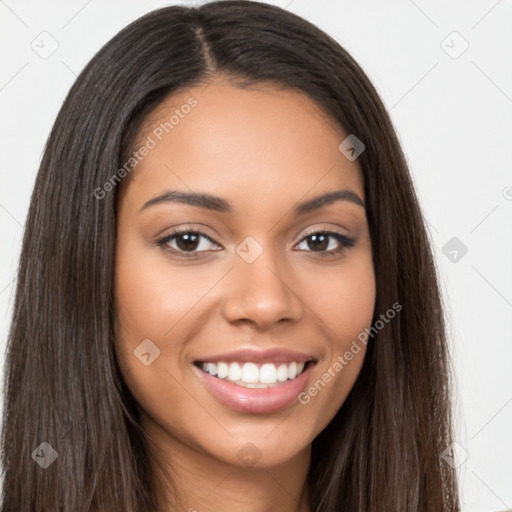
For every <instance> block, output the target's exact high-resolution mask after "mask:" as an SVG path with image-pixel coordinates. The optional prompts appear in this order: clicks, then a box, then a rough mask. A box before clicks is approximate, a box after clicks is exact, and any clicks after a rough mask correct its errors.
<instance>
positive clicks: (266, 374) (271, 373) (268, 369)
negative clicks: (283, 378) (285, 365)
mask: <svg viewBox="0 0 512 512" xmlns="http://www.w3.org/2000/svg"><path fill="white" fill-rule="evenodd" d="M276 381H277V370H276V367H275V365H273V364H268V363H267V364H264V365H263V366H262V367H261V368H260V382H262V383H263V384H275V383H276Z"/></svg>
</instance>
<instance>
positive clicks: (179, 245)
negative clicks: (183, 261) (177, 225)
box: [157, 229, 219, 257]
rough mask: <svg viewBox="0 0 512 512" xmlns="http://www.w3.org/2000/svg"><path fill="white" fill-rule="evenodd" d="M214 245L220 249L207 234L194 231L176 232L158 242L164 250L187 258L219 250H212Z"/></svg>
mask: <svg viewBox="0 0 512 512" xmlns="http://www.w3.org/2000/svg"><path fill="white" fill-rule="evenodd" d="M203 240H204V241H203ZM212 244H213V245H215V246H216V247H219V246H218V245H217V244H215V242H214V240H212V239H211V238H210V237H209V236H208V235H207V234H206V233H204V232H203V231H201V230H192V229H187V230H179V231H174V232H173V233H170V234H168V235H165V236H164V237H162V238H160V239H159V240H157V245H159V246H160V247H162V248H163V249H164V250H166V251H169V252H172V253H175V254H178V255H180V256H185V257H190V256H197V255H198V253H202V252H208V250H218V249H211V248H210V246H211V245H212ZM173 245H174V247H173ZM198 249H201V250H198Z"/></svg>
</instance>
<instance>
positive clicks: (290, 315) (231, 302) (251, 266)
mask: <svg viewBox="0 0 512 512" xmlns="http://www.w3.org/2000/svg"><path fill="white" fill-rule="evenodd" d="M278 263H279V262H278V261H277V259H276V258H275V257H274V256H273V254H271V251H270V250H264V251H263V252H262V254H260V256H259V257H258V258H257V259H256V260H255V261H253V262H252V263H248V262H247V261H245V260H244V259H242V258H239V257H237V259H236V260H235V267H234V268H233V270H232V271H231V272H230V276H229V281H228V282H227V289H226V295H225V298H224V300H223V303H222V313H223V315H224V317H225V318H226V320H227V321H228V322H231V323H240V322H249V323H252V324H255V325H257V326H258V327H259V328H260V329H268V328H269V327H271V326H272V325H274V324H277V323H278V322H283V321H284V320H288V321H292V322H297V321H298V320H299V319H300V318H301V317H302V315H303V314H304V304H303V302H302V300H303V299H302V298H301V297H299V295H298V293H299V292H300V291H299V290H298V288H299V286H298V283H297V282H294V274H293V272H291V271H290V267H289V266H288V267H287V266H286V265H285V264H283V262H281V265H279V264H278ZM283 268H285V269H287V270H285V271H283ZM301 299H302V300H301Z"/></svg>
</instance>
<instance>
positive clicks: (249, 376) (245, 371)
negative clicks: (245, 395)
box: [242, 363, 260, 384]
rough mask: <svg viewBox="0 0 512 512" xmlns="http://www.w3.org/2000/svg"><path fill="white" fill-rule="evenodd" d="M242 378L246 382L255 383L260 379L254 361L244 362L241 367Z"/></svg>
mask: <svg viewBox="0 0 512 512" xmlns="http://www.w3.org/2000/svg"><path fill="white" fill-rule="evenodd" d="M242 380H243V381H244V382H245V383H246V384H256V383H257V382H258V381H259V380H260V372H259V370H258V367H257V366H256V365H255V364H254V363H245V364H244V366H243V368H242Z"/></svg>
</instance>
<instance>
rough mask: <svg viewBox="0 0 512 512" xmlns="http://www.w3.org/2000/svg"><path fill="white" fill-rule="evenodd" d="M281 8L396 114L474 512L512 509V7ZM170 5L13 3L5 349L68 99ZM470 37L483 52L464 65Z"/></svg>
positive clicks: (5, 135)
mask: <svg viewBox="0 0 512 512" xmlns="http://www.w3.org/2000/svg"><path fill="white" fill-rule="evenodd" d="M270 3H274V4H275V5H279V6H281V7H285V8H287V9H288V10H290V11H292V12H294V13H297V14H299V15H301V16H303V17H304V18H306V19H307V20H309V21H311V22H313V23H314V24H316V25H317V26H319V27H320V28H322V29H323V30H325V31H326V32H327V33H328V34H330V35H331V36H332V37H334V38H335V39H336V40H337V41H338V42H339V43H340V44H341V45H342V46H344V47H345V48H346V49H347V50H348V51H349V52H350V53H351V54H352V55H353V56H354V58H355V59H356V60H357V61H358V62H359V63H360V65H361V66H362V67H363V68H364V69H365V71H366V72H367V74H368V75H369V76H370V78H371V80H372V81H373V83H374V84H375V86H376V87H377V89H378V91H379V92H380V94H381V96H382V98H383V100H384V103H385V105H386V106H387V108H388V110H389V111H390V114H391V117H392V120H393V123H394V124H395V126H396V129H397V131H398V134H399V137H400V140H401V142H402V145H403V148H404V150H405V153H406V155H407V158H408V160H409V163H410V166H411V171H412V173H413V177H414V180H415V183H416V186H417V190H418V194H419V197H420V200H421V203H422V206H423V209H424V212H425V216H426V218H427V220H428V223H429V227H430V232H431V236H432V240H433V243H434V248H435V252H436V258H437V263H438V266H439V269H440V272H441V275H442V280H443V282H442V285H443V291H444V295H445V300H446V304H447V307H448V309H447V314H448V315H449V317H450V319H451V321H450V339H451V342H452V345H453V361H454V367H455V370H456V378H457V388H456V390H455V392H456V395H457V398H458V399H457V402H456V404H455V406H456V411H455V412H456V414H457V425H456V428H457V441H458V443H459V444H460V446H459V445H457V450H456V453H457V454H458V461H459V462H458V463H459V464H460V466H459V471H460V477H461V482H462V494H463V503H464V506H463V510H464V511H465V512H469V511H477V512H494V511H502V510H505V509H507V508H510V509H512V348H511V334H510V333H511V332H512V265H511V262H512V171H511V170H512V59H511V58H510V56H511V49H512V30H511V28H512V23H511V21H512V3H511V2H510V0H508V1H507V0H500V1H496V0H485V1H479V2H475V1H471V2H462V1H460V2H453V1H452V2H441V1H431V2H427V1H426V0H416V1H412V0H392V1H387V2H378V1H376V0H374V1H368V0H366V1H359V2H353V1H348V0H343V1H334V0H315V1H312V0H309V1H307V0H292V1H290V0H279V1H277V0H274V1H271V2H270ZM168 4H169V3H168V2H167V3H166V2H161V1H156V0H155V1H145V2H142V1H141V0H138V1H137V0H123V1H121V0H116V1H111V2H108V3H107V2H101V1H100V0H89V1H86V0H71V1H66V2H64V1H60V2H57V1H46V2H36V1H35V0H30V1H28V0H27V1H18V2H17V1H16V0H5V1H3V0H0V48H1V52H2V65H1V69H0V112H1V117H0V130H1V131H0V158H1V166H0V169H1V171H0V227H1V244H0V258H1V265H0V343H1V344H2V347H1V348H2V354H3V353H4V348H5V341H6V337H7V332H8V326H9V321H10V315H11V312H12V304H13V292H14V286H13V284H14V278H15V272H16V265H17V260H18V257H19V250H20V243H21V237H22V233H23V225H24V221H25V217H26V214H27V211H28V204H29V198H30V193H31V189H32V187H33V184H34V180H35V176H36V172H37V169H38V166H39V162H40V158H41V153H42V150H43V146H44V143H45V141H46V138H47V136H48V134H49V132H50V129H51V126H52V124H53V122H54V119H55V116H56V115H57V112H58V110H59V108H60V106H61V104H62V101H63V99H64V97H65V95H66V93H67V92H68V90H69V88H70V87H71V85H72V83H73V82H74V80H75V78H76V75H77V74H78V73H79V71H80V70H81V69H82V68H83V67H84V66H85V64H86V63H87V62H88V61H89V60H90V59H91V58H92V56H93V54H94V53H95V52H96V51H97V50H98V49H99V48H100V47H101V46H102V45H103V44H104V43H105V42H107V41H108V40H109V39H110V38H111V37H112V36H114V35H115V34H116V33H117V32H118V31H119V30H120V29H121V28H123V27H124V26H125V25H126V24H128V23H129V22H131V21H132V20H134V19H136V18H138V17H139V16H141V15H142V14H144V13H146V12H148V11H149V10H152V9H153V8H157V7H161V6H164V5H168ZM190 4H192V2H189V5H190ZM43 31H46V32H48V33H49V34H51V37H52V38H54V39H55V40H56V41H57V43H58V48H57V49H56V51H55V52H54V53H53V54H52V55H51V56H49V57H48V58H47V59H43V58H41V57H40V56H39V55H38V54H37V53H36V52H35V51H34V50H33V49H32V47H31V44H34V45H35V44H39V45H40V46H42V43H40V40H41V37H46V38H48V37H49V36H44V35H43V36H40V34H41V32H43ZM453 31H457V32H458V33H459V34H460V36H461V37H462V38H463V39H461V37H459V36H458V35H457V34H455V35H454V34H453ZM464 40H465V41H466V42H467V44H469V47H468V48H467V50H466V51H464V53H462V54H461V55H460V56H459V55H458V54H459V53H460V52H461V51H462V50H463V49H464V46H465V44H466V43H465V42H464ZM33 41H35V42H34V43H33ZM443 41H444V43H443ZM47 42H49V43H51V41H50V40H49V39H47ZM49 47H50V46H48V44H47V45H46V48H49ZM450 54H451V55H450ZM453 57H457V58H453ZM452 237H457V238H458V239H459V240H460V242H462V243H463V244H464V245H465V246H466V247H467V249H468V250H467V253H466V254H465V255H463V256H462V257H461V254H462V253H461V252H460V251H459V252H458V253H457V261H455V262H454V261H451V260H450V257H452V258H453V257H454V254H455V253H453V252H452V253H451V256H450V253H449V251H452V250H453V249H452V248H451V247H450V246H448V247H447V248H446V249H445V253H446V254H447V255H445V254H444V253H443V247H444V246H445V244H447V242H448V241H449V240H450V239H452ZM449 256H450V257H449Z"/></svg>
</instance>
